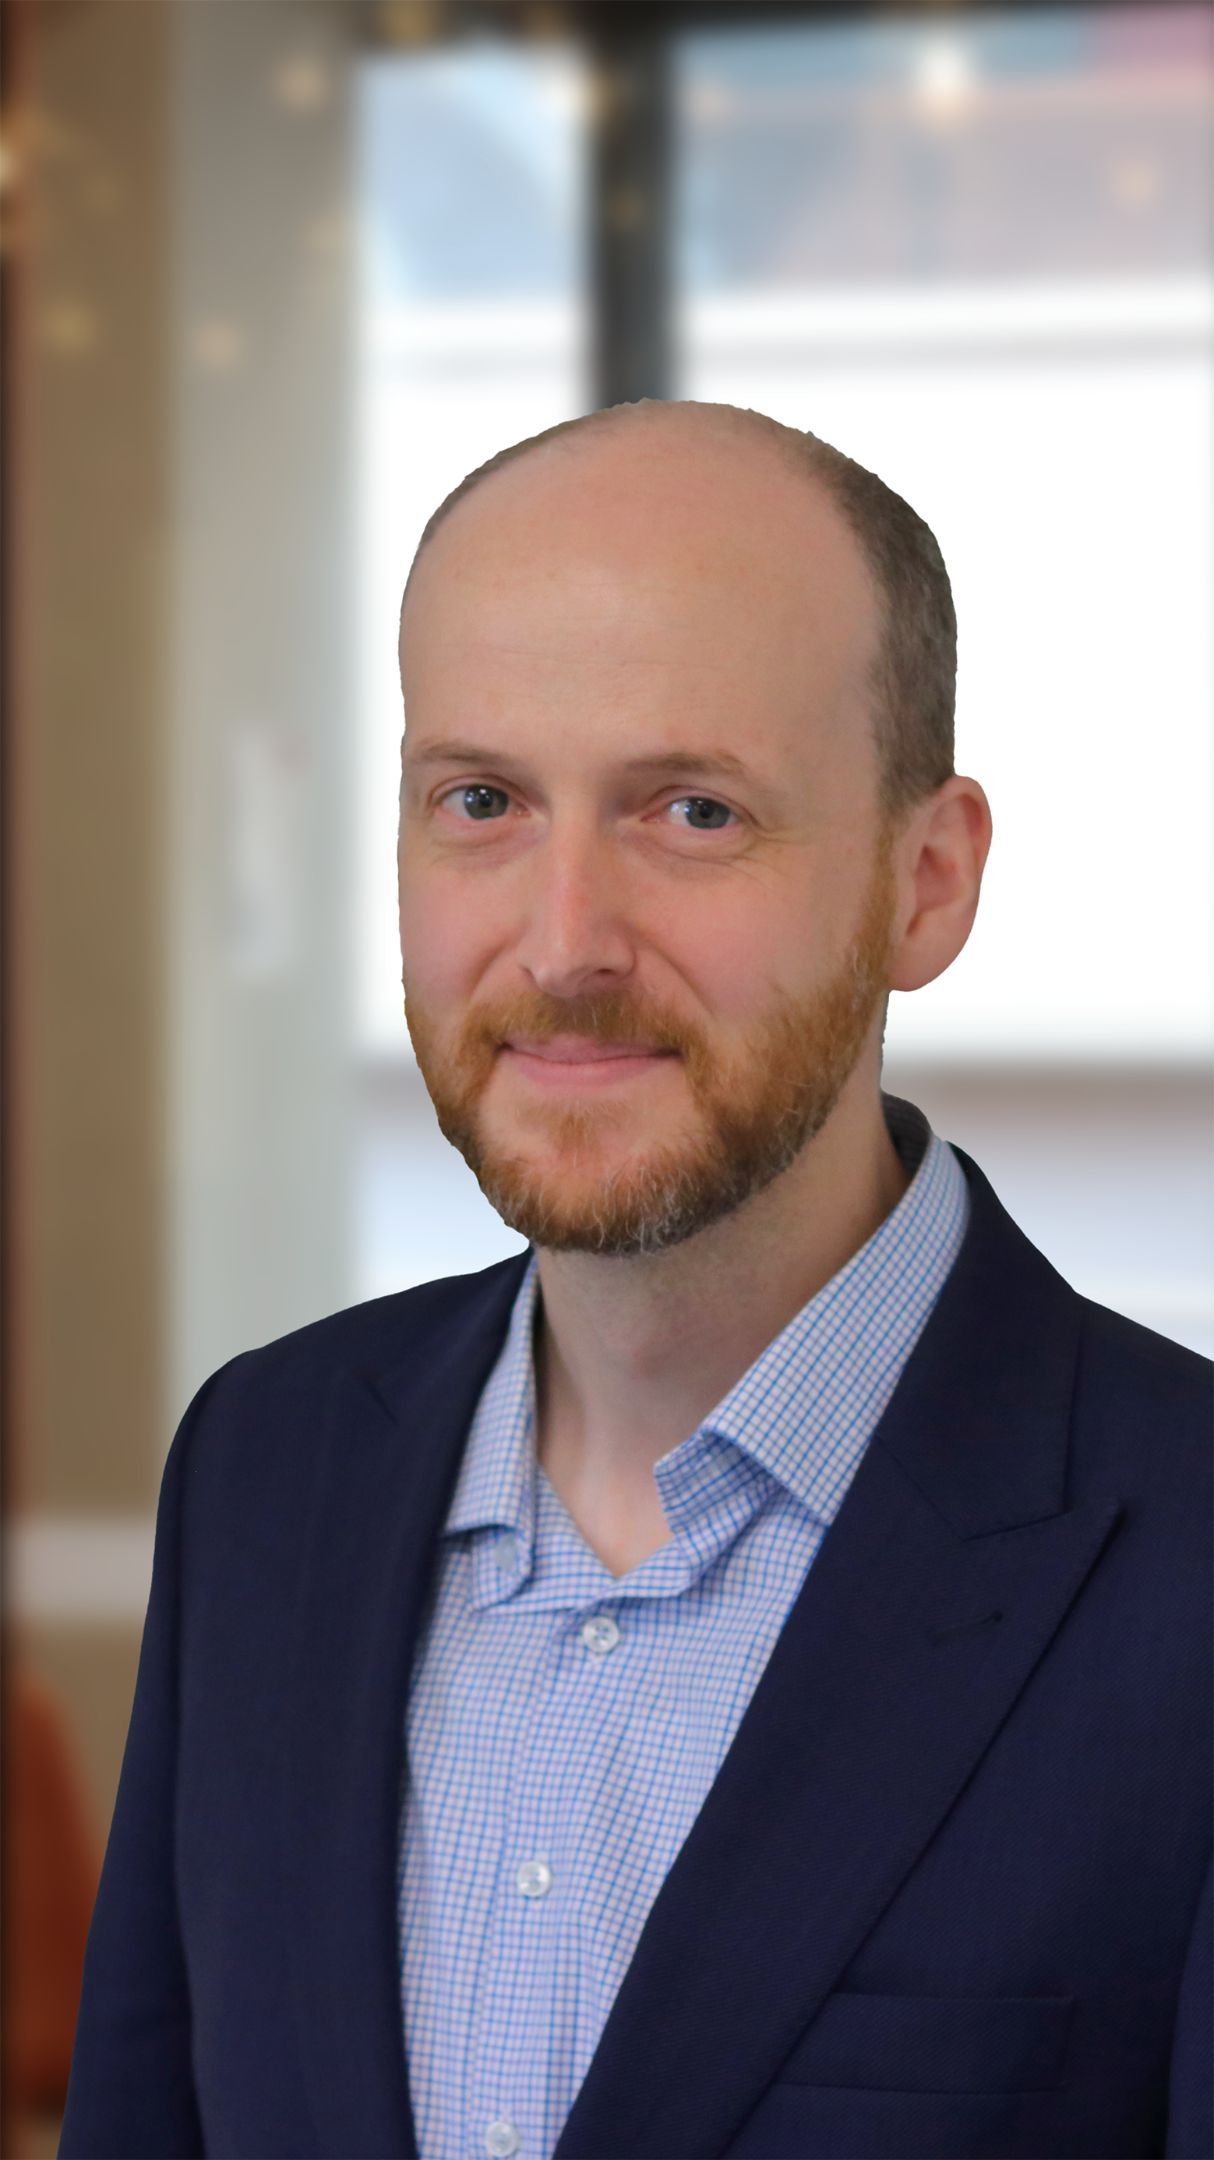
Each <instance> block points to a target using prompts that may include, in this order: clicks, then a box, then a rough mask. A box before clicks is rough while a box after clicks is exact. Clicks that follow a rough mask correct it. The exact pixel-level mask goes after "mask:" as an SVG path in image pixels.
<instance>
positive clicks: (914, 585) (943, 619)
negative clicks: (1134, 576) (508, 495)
mask: <svg viewBox="0 0 1214 2160" xmlns="http://www.w3.org/2000/svg"><path fill="white" fill-rule="evenodd" d="M667 413H669V414H675V413H677V414H680V415H685V416H688V417H694V416H696V415H703V416H704V419H705V420H711V421H712V423H713V425H714V426H716V427H720V426H722V425H724V426H727V427H728V428H729V429H730V431H731V432H733V433H734V434H738V433H742V434H745V433H750V434H751V435H753V437H754V438H755V440H756V442H758V441H762V442H763V443H765V444H767V445H770V447H771V448H773V449H774V450H775V451H776V452H777V453H778V455H779V456H780V458H781V460H782V462H783V463H784V465H785V467H786V468H787V470H789V471H790V472H792V473H793V474H797V475H800V476H801V477H802V478H803V479H805V480H808V481H810V482H812V483H814V484H815V485H816V486H818V487H819V488H821V489H822V490H823V492H824V493H825V495H826V496H827V497H828V498H829V500H830V501H831V502H832V503H833V505H834V507H835V508H836V509H837V510H838V512H839V513H840V515H841V517H842V518H843V520H844V522H845V523H846V524H847V526H848V527H849V529H850V531H851V532H852V534H853V536H854V538H855V540H856V543H857V546H858V548H859V550H860V554H861V556H862V558H863V561H864V564H865V567H866V569H867V571H868V573H869V577H870V579H871V581H872V584H873V587H874V589H875V592H876V595H877V601H878V606H879V609H880V629H879V634H878V639H877V644H876V648H875V651H874V655H873V662H872V667H871V671H870V681H869V690H870V693H871V698H872V706H871V714H872V725H873V737H874V741H875V745H876V751H877V759H878V768H879V780H880V799H881V808H882V810H883V811H884V813H885V814H886V815H887V816H888V817H895V818H896V817H898V816H899V815H900V814H901V813H903V812H904V811H906V810H908V809H910V808H911V807H913V805H914V804H915V803H917V802H921V801H923V800H924V799H925V798H926V797H927V796H929V795H931V794H933V793H934V792H935V790H936V789H937V788H938V787H941V786H942V785H943V783H944V782H945V780H947V779H948V778H949V776H950V774H951V773H952V772H953V769H954V764H953V760H954V746H953V721H954V711H955V704H956V681H957V617H956V612H955V610H954V607H953V595H952V587H951V585H950V583H949V577H948V572H947V570H946V569H945V566H944V558H943V556H942V554H941V552H940V547H939V544H938V542H937V540H936V536H935V534H934V533H933V532H932V530H931V528H930V526H928V525H927V524H925V523H924V520H923V519H922V518H921V517H920V516H919V515H918V513H917V512H916V511H914V510H912V508H911V506H910V504H909V503H908V502H906V501H904V499H903V497H902V496H901V495H898V494H895V492H894V490H893V489H892V488H891V487H887V486H886V484H885V482H884V480H881V479H879V478H878V476H877V474H876V473H874V472H869V470H868V469H867V467H866V466H864V465H859V464H857V463H856V461H855V459H854V458H850V457H847V456H845V455H844V453H843V452H842V451H841V450H837V449H836V448H835V447H834V445H833V444H832V443H828V442H825V441H823V439H822V437H821V436H819V435H814V434H812V433H811V432H810V430H809V429H808V428H794V427H788V426H786V425H785V424H784V423H783V422H782V421H779V420H773V419H771V418H770V417H769V416H768V415H767V414H766V413H760V412H754V411H752V410H751V409H750V408H749V407H746V408H744V407H741V406H736V405H718V404H707V403H699V402H696V401H695V400H692V399H681V400H665V399H660V398H639V399H637V400H636V401H635V403H632V404H622V405H606V406H602V407H600V408H599V409H597V410H596V411H594V412H589V413H583V414H580V415H578V416H577V417H576V418H574V419H572V420H561V421H558V422H557V423H556V425H555V426H554V427H548V428H544V429H543V430H542V431H541V432H540V433H539V434H538V435H529V436H527V437H526V438H525V439H524V440H523V441H522V442H517V443H512V444H510V445H509V447H508V448H507V449H504V450H499V451H497V452H496V453H495V455H494V456H493V457H491V458H487V459H486V461H485V463H484V464H483V465H478V466H477V467H476V469H475V471H473V472H470V473H468V474H467V475H466V476H465V478H464V479H462V480H461V481H460V483H459V485H458V486H457V487H454V488H453V489H452V490H451V493H450V494H449V495H448V496H447V497H446V498H445V499H444V501H442V502H441V503H440V504H439V506H438V508H437V510H435V512H434V513H433V515H432V516H431V518H430V519H429V520H428V522H427V524H426V526H425V529H424V530H423V532H422V536H421V539H420V540H419V542H418V545H417V550H416V553H415V555H414V557H413V563H412V566H411V568H410V571H409V577H408V580H407V582H406V585H405V593H404V599H403V600H402V602H401V622H402V630H403V623H404V610H405V601H406V600H407V599H408V596H409V586H410V585H411V583H412V581H413V576H414V572H415V571H416V569H417V565H418V562H419V561H420V559H421V556H422V554H423V551H424V550H425V548H426V545H427V543H428V542H429V541H430V540H431V539H432V537H433V535H434V534H435V532H436V531H437V530H438V527H439V526H440V525H441V524H442V523H443V521H444V519H445V518H447V517H449V516H450V514H451V512H452V510H453V509H454V508H455V506H456V504H457V503H459V502H461V501H462V500H463V498H464V497H465V496H466V495H468V494H470V493H471V491H472V489H473V488H475V487H476V486H477V485H478V484H479V482H480V481H482V480H485V479H487V478H488V477H489V475H490V474H491V473H495V472H499V471H500V470H501V469H502V467H503V466H506V465H510V464H513V463H514V462H515V460H516V459H519V458H523V457H526V456H527V455H528V453H530V452H534V451H537V450H539V449H540V448H541V447H542V446H543V445H545V444H547V443H554V442H557V441H558V440H560V439H562V438H564V437H570V436H577V435H585V436H591V435H598V434H603V433H605V432H607V431H609V430H611V429H613V428H619V427H622V426H627V425H628V424H629V423H630V419H631V418H632V417H633V416H641V415H644V416H645V418H646V419H649V418H650V417H652V416H654V415H659V414H667Z"/></svg>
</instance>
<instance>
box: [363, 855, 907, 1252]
mask: <svg viewBox="0 0 1214 2160" xmlns="http://www.w3.org/2000/svg"><path fill="white" fill-rule="evenodd" d="M895 905H896V895H895V887H894V876H893V857H892V848H891V844H890V838H889V833H888V830H883V831H882V833H881V835H880V837H879V839H878V842H877V846H876V848H875V850H874V857H873V865H872V870H871V872H870V877H869V883H868V888H867V891H866V894H865V897H864V902H863V906H862V909H861V919H860V923H859V926H858V928H857V930H856V933H855V935H854V937H853V939H852V942H851V944H850V945H849V946H848V948H847V951H846V952H845V954H844V956H843V959H842V961H841V962H840V963H839V964H838V965H837V966H836V968H835V971H834V973H833V974H832V975H831V977H830V978H829V980H828V981H826V982H825V983H823V984H820V985H818V986H817V987H816V988H815V989H814V990H812V991H810V992H809V993H807V994H806V995H804V996H802V997H800V998H794V997H792V996H790V995H789V993H788V992H786V991H779V992H777V993H776V994H775V995H774V996H773V999H772V1002H771V1005H770V1007H769V1009H768V1010H767V1012H766V1013H765V1014H763V1016H762V1017H761V1018H760V1019H759V1020H757V1021H756V1022H755V1024H754V1026H753V1028H752V1029H751V1030H750V1031H749V1033H748V1035H747V1038H746V1040H745V1042H744V1043H743V1044H741V1045H740V1046H739V1047H738V1048H737V1049H735V1050H732V1051H730V1050H723V1049H721V1048H720V1047H719V1046H718V1045H716V1044H714V1042H713V1041H712V1040H711V1039H710V1038H709V1037H707V1036H706V1035H705V1034H703V1033H702V1032H701V1031H698V1030H695V1029H692V1028H689V1027H686V1026H684V1025H682V1024H680V1023H679V1022H677V1021H674V1020H672V1019H671V1018H670V1017H669V1016H668V1015H664V1014H662V1013H660V1012H657V1011H648V1010H646V1009H645V1008H644V1007H643V1006H641V1005H639V1004H638V1003H637V1001H636V999H635V998H634V997H633V996H632V995H631V994H630V993H626V992H623V991H612V992H608V993H605V994H600V995H598V996H594V997H591V996H587V997H584V998H569V999H567V1000H563V1001H557V1000H554V999H551V998H546V997H544V995H543V994H542V993H541V992H536V993H532V994H524V993H520V994H519V996H518V997H516V998H514V999H512V1000H508V1001H503V1003H502V1005H501V1006H500V1007H498V1008H495V1009H494V1010H493V1011H492V1012H490V1011H488V1010H483V1011H479V1012H476V1013H470V1014H469V1016H468V1018H467V1020H466V1021H465V1022H464V1024H463V1026H462V1027H461V1029H460V1030H459V1032H458V1034H457V1036H456V1038H455V1040H454V1042H453V1043H452V1044H451V1045H450V1046H449V1047H446V1046H444V1045H443V1044H442V1043H441V1041H440V1035H439V1030H438V1029H437V1027H436V1026H435V1024H434V1022H433V1019H432V1016H431V1015H429V1014H427V1012H426V1010H425V1006H424V1003H423V1001H422V1000H421V999H420V997H419V995H418V993H417V991H416V989H414V990H413V991H410V988H409V977H408V967H407V965H406V968H405V971H404V977H403V980H404V986H405V996H406V1008H405V1017H406V1024H407V1026H408V1029H409V1036H410V1040H411V1041H412V1044H413V1048H414V1051H415V1053H416V1056H417V1063H418V1067H419V1070H420V1072H421V1075H422V1078H423V1080H424V1082H425V1085H426V1088H427V1091H428V1093H429V1095H430V1099H431V1101H432V1102H433V1104H434V1109H435V1113H436V1115H437V1118H438V1123H439V1129H440V1131H441V1132H442V1133H443V1135H444V1137H445V1138H446V1139H447V1140H449V1141H450V1143H451V1145H452V1147H454V1148H456V1149H458V1151H459V1153H460V1154H461V1155H462V1156H463V1158H464V1161H465V1162H466V1163H467V1165H468V1167H469V1169H470V1170H471V1171H472V1174H473V1176H474V1177H475V1178H476V1181H477V1183H478V1185H479V1186H480V1188H481V1191H482V1192H483V1193H484V1195H485V1198H486V1199H487V1200H488V1201H489V1203H490V1205H491V1207H493V1208H494V1209H496V1211H497V1213H498V1214H499V1215H500V1216H501V1218H502V1220H503V1222H505V1223H506V1224H507V1226H508V1227H509V1228H510V1229H511V1230H515V1231H517V1232H518V1233H519V1234H520V1236H522V1237H524V1238H526V1239H527V1241H528V1243H529V1244H532V1245H537V1246H544V1247H547V1248H548V1249H549V1250H550V1251H553V1252H587V1253H600V1254H603V1255H610V1256H614V1257H624V1256H631V1255H634V1254H642V1253H660V1252H664V1251H666V1250H667V1249H668V1248H669V1247H671V1246H674V1245H680V1244H682V1243H683V1241H684V1240H685V1239H687V1238H690V1237H694V1236H695V1234H696V1232H697V1231H699V1230H705V1229H707V1228H708V1227H709V1226H710V1225H711V1224H712V1223H715V1222H718V1221H720V1220H721V1218H722V1217H724V1216H726V1215H729V1214H732V1213H733V1211H734V1210H735V1209H737V1208H739V1207H741V1206H742V1205H743V1203H744V1202H745V1201H747V1200H749V1199H750V1198H751V1197H752V1196H753V1195H754V1194H755V1193H758V1192H761V1191H762V1190H763V1188H764V1187H765V1186H767V1185H770V1184H771V1183H772V1181H773V1179H775V1178H777V1177H779V1176H780V1174H781V1172H782V1171H784V1170H787V1169H788V1168H789V1166H790V1165H791V1164H792V1163H793V1162H794V1161H795V1160H796V1158H797V1157H798V1155H799V1154H800V1153H801V1151H802V1149H803V1148H805V1147H806V1146H808V1144H809V1143H810V1142H811V1141H812V1139H813V1138H814V1136H815V1134H816V1133H818V1132H820V1130H821V1128H822V1127H823V1125H825V1123H826V1121H827V1119H828V1118H829V1116H830V1115H831V1112H832V1111H833V1110H834V1108H835V1105H836V1104H837V1102H838V1101H839V1098H840V1095H841V1094H842V1092H843V1088H844V1086H845V1085H846V1082H847V1080H848V1078H849V1076H850V1074H851V1073H852V1071H853V1069H854V1067H855V1065H856V1063H857V1060H858V1059H859V1057H860V1054H861V1052H862V1050H863V1049H864V1045H865V1043H866V1041H867V1040H868V1036H869V1033H870V1030H871V1028H872V1024H873V1021H874V1019H875V1017H876V1015H877V1013H878V1010H879V1008H881V1007H882V1005H883V1002H884V999H885V996H886V991H887V986H888V966H889V957H890V939H891V934H892V928H893V920H894V912H895ZM558 1034H573V1035H584V1036H586V1037H588V1038H590V1039H592V1040H594V1041H597V1042H600V1043H604V1044H627V1043H636V1044H646V1045H649V1046H656V1047H657V1048H658V1049H661V1050H673V1051H676V1052H678V1054H679V1056H680V1058H681V1060H682V1067H683V1073H684V1075H685V1078H686V1082H687V1086H688V1089H689V1092H690V1095H691V1098H692V1106H693V1122H692V1124H691V1126H690V1127H688V1124H687V1118H686V1114H685V1112H680V1113H678V1127H679V1129H678V1130H677V1131H671V1132H668V1133H667V1134H665V1135H662V1134H659V1135H658V1136H657V1137H654V1135H653V1133H652V1131H650V1130H647V1129H646V1125H645V1119H644V1112H643V1110H640V1109H639V1108H638V1105H637V1101H636V1098H635V1096H634V1095H633V1094H632V1088H631V1085H630V1084H629V1083H625V1085H624V1088H623V1090H622V1091H621V1090H617V1089H614V1088H613V1089H610V1090H603V1091H602V1092H600V1091H598V1090H595V1091H593V1092H587V1093H586V1094H585V1095H579V1094H578V1093H577V1091H576V1089H573V1088H571V1089H570V1091H569V1093H568V1095H560V1094H557V1093H556V1092H555V1091H554V1092H552V1093H551V1094H549V1093H548V1091H547V1090H545V1091H544V1094H543V1097H542V1099H539V1098H538V1091H536V1094H535V1095H531V1094H529V1096H528V1099H527V1101H526V1103H525V1105H522V1106H520V1105H519V1104H518V1102H517V1098H516V1107H515V1110H514V1112H513V1114H512V1116H511V1118H510V1123H511V1127H512V1140H513V1144H512V1143H511V1138H507V1137H505V1134H504V1130H503V1128H504V1126H505V1124H506V1119H507V1113H506V1111H505V1109H504V1108H501V1107H499V1108H498V1109H497V1111H496V1114H495V1113H493V1112H489V1113H487V1112H486V1109H485V1105H484V1097H485V1094H486V1091H487V1089H488V1087H489V1084H490V1081H491V1079H492V1076H493V1073H494V1070H495V1067H496V1065H497V1062H498V1056H499V1053H500V1051H501V1048H502V1046H503V1044H504V1043H506V1042H507V1041H509V1040H511V1039H512V1038H518V1037H522V1038H524V1039H526V1040H528V1041H531V1042H544V1041H547V1040H549V1039H550V1038H551V1037H552V1036H554V1035H558ZM671 1063H672V1069H673V1061H671ZM647 1077H648V1076H647ZM645 1084H646V1080H645V1079H642V1080H640V1081H639V1082H637V1083H636V1085H638V1086H640V1087H644V1086H645ZM657 1084H658V1085H659V1086H664V1085H665V1083H664V1082H658V1083H657ZM651 1116H652V1113H651ZM621 1134H622V1135H623V1136H624V1147H623V1152H622V1155H621V1150H620V1144H619V1136H620V1135H621ZM531 1135H534V1136H535V1141H536V1143H537V1152H529V1151H528V1148H527V1145H526V1142H527V1140H528V1138H529V1136H531Z"/></svg>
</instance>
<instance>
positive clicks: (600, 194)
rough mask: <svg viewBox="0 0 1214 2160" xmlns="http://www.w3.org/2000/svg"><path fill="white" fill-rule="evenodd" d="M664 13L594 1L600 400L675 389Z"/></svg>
mask: <svg viewBox="0 0 1214 2160" xmlns="http://www.w3.org/2000/svg"><path fill="white" fill-rule="evenodd" d="M664 13H665V11H664V10H658V9H656V8H654V9H651V8H650V7H648V6H645V5H643V4H642V5H637V6H623V7H622V6H618V5H612V4H610V0H608V4H607V5H605V6H595V7H588V8H587V9H586V11H585V17H584V18H583V25H582V27H583V29H584V32H585V35H586V38H587V41H588V45H589V49H590V56H591V64H592V71H593V73H592V81H593V107H592V116H591V140H590V156H591V161H592V163H591V176H590V191H589V217H590V234H589V243H590V244H589V251H588V252H589V261H590V276H591V292H592V298H591V316H592V320H591V341H592V372H591V387H592V395H593V403H594V405H595V406H600V405H620V404H625V403H628V402H631V401H632V400H633V399H635V398H642V397H659V398H660V397H670V396H671V395H672V388H671V383H672V353H671V293H672V279H671V274H670V259H669V258H670V249H671V200H670V197H671V172H672V163H673V160H672V156H671V141H670V132H671V111H670V92H671V67H670V31H669V27H668V24H667V22H666V21H664V20H663V17H664Z"/></svg>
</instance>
